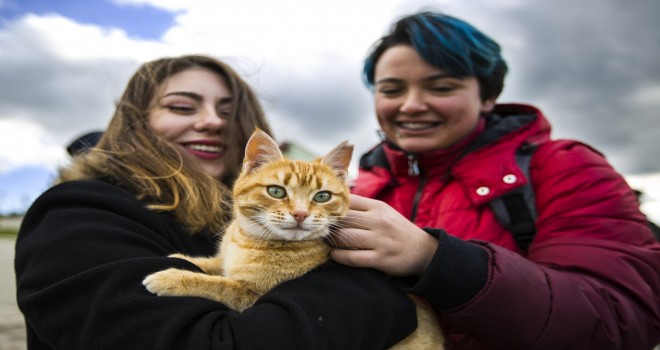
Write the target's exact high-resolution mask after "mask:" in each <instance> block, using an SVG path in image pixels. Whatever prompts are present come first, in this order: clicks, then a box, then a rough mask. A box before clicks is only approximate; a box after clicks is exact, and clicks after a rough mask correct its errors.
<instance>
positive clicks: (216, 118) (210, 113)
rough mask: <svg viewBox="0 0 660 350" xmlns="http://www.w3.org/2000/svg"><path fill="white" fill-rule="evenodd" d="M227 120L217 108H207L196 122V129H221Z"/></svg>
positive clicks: (213, 130) (212, 130) (214, 130)
mask: <svg viewBox="0 0 660 350" xmlns="http://www.w3.org/2000/svg"><path fill="white" fill-rule="evenodd" d="M226 122H227V120H226V119H225V117H224V116H222V115H220V114H219V113H218V112H217V111H216V109H215V108H212V109H206V110H204V112H202V113H200V115H199V117H198V119H197V121H196V122H195V129H197V130H198V131H210V132H216V131H220V130H221V129H222V128H223V127H224V125H225V123H226Z"/></svg>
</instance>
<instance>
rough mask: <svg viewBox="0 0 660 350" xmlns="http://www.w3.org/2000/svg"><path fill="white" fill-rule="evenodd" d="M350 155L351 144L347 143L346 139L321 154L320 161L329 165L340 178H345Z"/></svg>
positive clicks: (351, 150)
mask: <svg viewBox="0 0 660 350" xmlns="http://www.w3.org/2000/svg"><path fill="white" fill-rule="evenodd" d="M352 156H353V145H351V144H349V143H348V141H342V143H340V144H339V145H338V146H337V147H335V148H334V149H333V150H332V151H330V152H328V154H326V155H325V156H323V158H321V162H322V163H324V164H327V165H328V166H330V167H331V168H332V169H333V170H334V171H335V173H336V174H337V176H339V178H340V179H342V180H346V178H347V177H348V166H349V165H350V164H351V157H352Z"/></svg>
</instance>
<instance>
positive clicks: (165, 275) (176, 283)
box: [142, 269, 182, 296]
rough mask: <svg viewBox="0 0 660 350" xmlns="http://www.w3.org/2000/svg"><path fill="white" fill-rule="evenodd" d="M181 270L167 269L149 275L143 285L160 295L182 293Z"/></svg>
mask: <svg viewBox="0 0 660 350" xmlns="http://www.w3.org/2000/svg"><path fill="white" fill-rule="evenodd" d="M181 272H182V271H181V270H177V269H167V270H163V271H158V272H155V273H152V274H151V275H149V276H147V277H146V278H145V279H144V280H143V281H142V285H144V286H145V288H147V290H148V291H149V292H151V293H152V294H156V295H158V296H174V295H181V292H182V291H181V287H182V283H181Z"/></svg>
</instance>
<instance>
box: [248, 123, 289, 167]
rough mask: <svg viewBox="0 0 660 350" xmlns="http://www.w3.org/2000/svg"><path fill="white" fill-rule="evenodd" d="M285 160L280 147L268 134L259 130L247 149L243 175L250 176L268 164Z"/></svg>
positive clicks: (253, 135)
mask: <svg viewBox="0 0 660 350" xmlns="http://www.w3.org/2000/svg"><path fill="white" fill-rule="evenodd" d="M282 158H284V156H283V155H282V152H281V151H280V147H279V145H278V144H277V142H275V140H273V139H272V138H271V137H270V136H268V134H266V133H265V132H263V131H262V130H261V129H259V128H257V129H256V130H255V131H254V132H253V133H252V136H250V139H249V140H248V142H247V146H246V147H245V158H243V173H245V174H249V173H251V172H253V171H254V170H256V169H257V168H259V167H261V166H262V165H264V164H266V163H270V162H273V161H276V160H280V159H282Z"/></svg>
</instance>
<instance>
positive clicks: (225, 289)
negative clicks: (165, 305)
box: [142, 269, 259, 312]
mask: <svg viewBox="0 0 660 350" xmlns="http://www.w3.org/2000/svg"><path fill="white" fill-rule="evenodd" d="M142 284H143V285H144V286H145V287H146V288H147V290H148V291H150V292H151V293H153V294H156V295H158V296H195V297H201V298H206V299H210V300H214V301H217V302H219V303H222V304H225V305H227V306H229V307H230V308H232V309H234V310H236V311H239V312H241V311H243V310H245V309H247V308H248V307H250V306H252V305H253V304H254V303H255V301H257V299H258V298H259V295H257V294H256V293H254V292H253V291H251V290H249V289H248V288H246V287H244V286H243V284H241V283H240V282H238V281H236V280H232V279H229V278H226V277H223V276H214V275H206V274H203V273H198V272H192V271H187V270H179V269H167V270H163V271H159V272H156V273H153V274H151V275H149V276H147V277H146V278H145V279H144V281H142Z"/></svg>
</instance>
